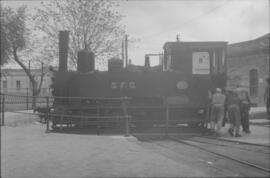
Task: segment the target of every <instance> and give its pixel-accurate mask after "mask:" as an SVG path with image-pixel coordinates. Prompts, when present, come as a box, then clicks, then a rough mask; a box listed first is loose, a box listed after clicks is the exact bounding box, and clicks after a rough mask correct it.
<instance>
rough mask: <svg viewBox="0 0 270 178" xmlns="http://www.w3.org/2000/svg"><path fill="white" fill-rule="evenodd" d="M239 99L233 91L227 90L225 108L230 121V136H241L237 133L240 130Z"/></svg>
mask: <svg viewBox="0 0 270 178" xmlns="http://www.w3.org/2000/svg"><path fill="white" fill-rule="evenodd" d="M239 106H240V99H239V97H238V95H237V93H236V92H235V91H228V93H227V97H226V100H225V108H226V111H227V112H228V117H229V121H230V129H229V133H230V135H231V136H234V131H235V137H241V135H240V134H239V130H240V122H241V121H240V119H241V118H240V107H239Z"/></svg>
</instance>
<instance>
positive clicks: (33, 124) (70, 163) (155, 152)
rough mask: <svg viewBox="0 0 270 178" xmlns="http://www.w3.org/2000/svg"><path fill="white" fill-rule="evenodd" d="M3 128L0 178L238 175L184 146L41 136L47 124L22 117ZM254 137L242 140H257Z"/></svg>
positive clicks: (8, 119)
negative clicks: (173, 149) (170, 149)
mask: <svg viewBox="0 0 270 178" xmlns="http://www.w3.org/2000/svg"><path fill="white" fill-rule="evenodd" d="M5 123H6V124H5V125H6V126H4V127H2V135H1V136H2V159H1V160H2V177H3V178H87V177H216V176H226V175H227V176H238V175H237V174H235V173H234V172H230V171H228V170H226V171H224V170H222V169H220V168H218V169H217V168H215V166H214V165H212V163H213V162H215V159H214V160H210V161H209V159H210V158H209V157H208V156H207V155H201V157H200V159H199V158H198V157H197V156H196V154H198V155H199V152H197V151H193V152H192V150H189V148H185V147H183V148H181V149H178V150H179V151H181V152H180V153H181V154H177V153H176V152H174V151H167V150H160V148H159V147H158V148H156V147H155V146H153V145H151V143H142V142H140V141H138V140H137V139H136V138H134V137H124V136H116V135H115V136H112V135H101V136H97V135H90V134H64V133H45V125H41V124H40V123H39V122H37V118H36V117H35V116H32V115H25V114H16V113H6V120H5ZM253 128H255V127H254V126H252V131H253ZM224 129H225V128H224ZM254 131H255V130H254ZM267 131H268V132H263V134H266V133H269V130H267ZM261 132H262V131H261ZM261 132H259V133H258V134H259V135H260V136H262V134H261ZM253 134H254V133H253ZM253 134H251V135H249V136H246V137H245V138H249V139H258V137H257V136H258V135H254V136H252V135H253ZM251 137H252V138H251ZM253 137H254V138H253ZM266 137H267V136H266ZM267 138H269V137H267ZM267 138H264V140H265V139H267ZM234 139H235V138H234ZM242 139H243V138H242ZM168 144H169V143H168ZM170 144H171V145H172V146H173V143H170ZM175 151H177V150H175ZM195 158H197V159H195ZM224 164H225V163H224Z"/></svg>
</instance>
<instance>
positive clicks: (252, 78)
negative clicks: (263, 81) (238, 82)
mask: <svg viewBox="0 0 270 178" xmlns="http://www.w3.org/2000/svg"><path fill="white" fill-rule="evenodd" d="M258 85H259V80H258V70H257V69H251V70H250V71H249V90H250V96H253V97H256V96H258Z"/></svg>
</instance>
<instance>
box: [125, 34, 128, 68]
mask: <svg viewBox="0 0 270 178" xmlns="http://www.w3.org/2000/svg"><path fill="white" fill-rule="evenodd" d="M125 52H126V59H125V61H126V68H127V64H128V36H127V35H125Z"/></svg>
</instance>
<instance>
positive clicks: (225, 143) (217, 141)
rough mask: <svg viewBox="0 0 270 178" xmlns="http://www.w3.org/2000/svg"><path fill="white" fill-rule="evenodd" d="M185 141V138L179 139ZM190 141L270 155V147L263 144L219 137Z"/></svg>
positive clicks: (192, 139)
mask: <svg viewBox="0 0 270 178" xmlns="http://www.w3.org/2000/svg"><path fill="white" fill-rule="evenodd" d="M177 138H181V139H184V140H185V138H184V137H179V136H178V137H177ZM188 140H190V141H195V142H199V143H203V144H211V145H214V146H222V147H229V148H233V149H238V150H246V151H251V152H256V151H258V152H261V153H265V154H268V155H270V150H269V148H270V145H262V144H255V143H247V142H239V141H235V140H228V139H224V138H218V137H211V136H200V135H197V136H194V137H190V138H188Z"/></svg>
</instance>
